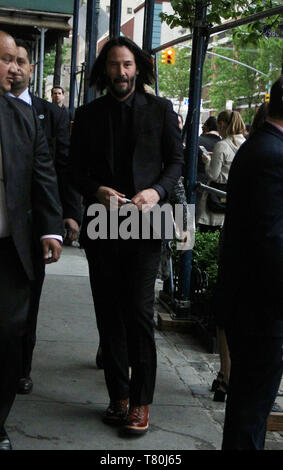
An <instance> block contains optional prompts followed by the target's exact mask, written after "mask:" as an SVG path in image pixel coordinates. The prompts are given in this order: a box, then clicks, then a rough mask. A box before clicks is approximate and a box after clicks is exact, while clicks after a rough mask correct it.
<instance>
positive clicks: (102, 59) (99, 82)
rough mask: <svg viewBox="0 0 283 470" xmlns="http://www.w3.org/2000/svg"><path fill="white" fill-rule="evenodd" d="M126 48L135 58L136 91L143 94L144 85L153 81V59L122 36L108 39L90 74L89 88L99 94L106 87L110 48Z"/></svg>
mask: <svg viewBox="0 0 283 470" xmlns="http://www.w3.org/2000/svg"><path fill="white" fill-rule="evenodd" d="M114 46H118V47H122V46H125V47H127V48H128V49H129V50H130V51H131V52H132V54H133V55H134V57H135V62H136V67H137V69H138V70H139V74H138V75H137V79H136V89H137V90H138V91H140V92H142V93H144V85H150V84H151V83H152V82H153V81H154V78H155V76H154V71H153V59H152V57H151V56H150V54H149V53H148V52H145V51H143V50H142V49H141V48H140V47H139V46H137V44H136V43H134V42H133V41H131V39H129V38H125V37H123V36H119V37H115V38H112V39H109V41H107V42H106V44H104V46H103V48H102V49H101V52H100V54H99V56H98V57H97V59H96V61H95V62H94V64H93V67H92V71H91V74H90V86H95V87H96V88H97V90H99V91H100V92H101V93H102V92H103V90H105V88H106V87H107V76H106V72H105V67H106V60H107V55H108V52H109V51H110V49H112V47H114Z"/></svg>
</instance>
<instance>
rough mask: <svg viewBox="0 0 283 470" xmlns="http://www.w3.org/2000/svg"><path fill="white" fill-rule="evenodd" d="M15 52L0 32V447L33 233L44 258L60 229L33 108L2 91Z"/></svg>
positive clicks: (55, 253)
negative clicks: (36, 236)
mask: <svg viewBox="0 0 283 470" xmlns="http://www.w3.org/2000/svg"><path fill="white" fill-rule="evenodd" d="M16 56H17V48H16V44H15V41H14V39H13V38H12V37H11V36H9V35H8V34H7V33H4V32H3V31H0V95H1V96H0V110H1V111H0V136H1V137H0V256H1V263H0V279H1V282H0V356H1V361H0V451H1V450H12V445H11V441H10V439H9V437H8V435H7V432H6V430H5V423H6V420H7V417H8V415H9V413H10V410H11V408H12V405H13V402H14V400H15V397H16V389H17V384H18V380H19V377H20V376H21V358H22V337H23V335H24V334H25V329H26V322H27V316H28V310H29V301H30V289H31V283H32V282H33V280H34V276H35V273H34V266H33V265H34V256H33V255H34V253H33V249H32V247H33V244H34V242H35V241H34V239H33V234H34V233H36V234H37V235H38V243H40V244H41V248H42V250H41V257H42V259H43V262H44V263H53V262H55V261H57V260H58V259H59V257H60V253H61V243H60V242H61V241H62V234H63V224H62V210H61V206H60V201H59V195H58V188H57V182H56V174H55V170H54V167H53V163H52V160H51V158H50V156H49V153H48V147H47V143H46V138H45V136H44V134H43V131H42V129H41V128H40V124H39V122H38V119H37V117H36V113H35V111H34V109H33V108H32V107H31V106H27V105H26V104H25V103H23V101H21V100H17V99H14V98H9V97H7V96H5V94H6V93H7V92H9V91H10V88H11V83H12V81H13V79H14V76H15V74H16V73H17V70H18V65H17V62H16ZM49 253H50V254H49Z"/></svg>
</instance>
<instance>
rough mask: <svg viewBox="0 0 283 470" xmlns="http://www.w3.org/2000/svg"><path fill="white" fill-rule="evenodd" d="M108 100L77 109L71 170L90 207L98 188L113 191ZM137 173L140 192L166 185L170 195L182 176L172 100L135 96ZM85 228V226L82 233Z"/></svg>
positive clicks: (134, 147) (181, 148) (134, 128)
mask: <svg viewBox="0 0 283 470" xmlns="http://www.w3.org/2000/svg"><path fill="white" fill-rule="evenodd" d="M108 103H109V100H108V97H107V96H103V97H100V98H98V99H96V100H94V101H92V102H91V103H89V104H87V105H85V106H82V107H80V108H78V109H77V111H76V115H75V120H74V125H73V131H72V136H71V152H70V155H71V171H72V175H73V180H74V184H75V186H76V187H77V189H78V191H79V192H80V193H81V194H82V195H83V197H84V200H85V202H86V209H87V207H88V206H89V205H90V204H92V203H93V202H97V201H96V198H95V193H96V191H97V189H98V187H99V186H101V185H103V186H109V187H112V188H114V189H118V188H115V187H114V182H113V149H112V142H113V141H112V135H111V124H110V116H111V114H110V113H111V110H110V107H109V105H108ZM132 129H133V136H132V137H133V139H132V141H133V158H132V172H133V182H134V187H135V191H136V193H138V192H139V191H141V190H143V189H147V188H150V187H152V185H154V184H158V185H160V186H162V187H163V188H164V190H165V192H166V194H167V195H169V194H170V192H171V190H172V189H173V187H174V185H175V184H176V182H177V180H178V178H179V177H180V175H181V171H182V163H183V147H182V142H181V133H180V130H179V127H178V120H177V115H176V113H175V112H174V111H173V107H172V104H171V102H170V101H168V100H166V99H164V98H159V97H155V96H153V95H150V94H141V93H138V92H136V96H135V100H134V104H133V127H132ZM85 230H86V226H85V224H83V227H82V232H83V233H84V232H85Z"/></svg>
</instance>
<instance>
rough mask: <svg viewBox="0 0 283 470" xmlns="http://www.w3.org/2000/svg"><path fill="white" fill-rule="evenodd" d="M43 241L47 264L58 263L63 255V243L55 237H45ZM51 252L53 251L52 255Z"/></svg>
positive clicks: (44, 256)
mask: <svg viewBox="0 0 283 470" xmlns="http://www.w3.org/2000/svg"><path fill="white" fill-rule="evenodd" d="M41 243H42V251H43V259H44V261H45V264H50V263H56V261H58V259H59V258H60V255H61V251H62V247H61V243H60V242H59V241H58V240H56V239H55V238H44V239H43V240H41ZM49 252H51V256H50V255H49Z"/></svg>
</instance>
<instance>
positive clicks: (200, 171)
mask: <svg viewBox="0 0 283 470" xmlns="http://www.w3.org/2000/svg"><path fill="white" fill-rule="evenodd" d="M202 131H203V132H202V134H201V135H200V136H199V142H198V144H199V147H200V145H201V146H203V147H205V148H206V150H207V151H208V152H213V149H214V146H215V144H216V143H217V142H218V141H219V140H221V137H220V135H219V132H218V129H217V119H216V118H215V117H214V116H210V117H209V118H208V119H207V120H206V121H205V122H204V124H203V126H202ZM197 181H199V182H200V183H203V184H207V182H208V176H207V174H206V172H205V165H204V163H203V161H202V151H201V149H200V148H199V151H198V166H197ZM201 195H202V190H199V189H198V190H197V192H196V218H197V216H198V212H199V203H200V199H201Z"/></svg>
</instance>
